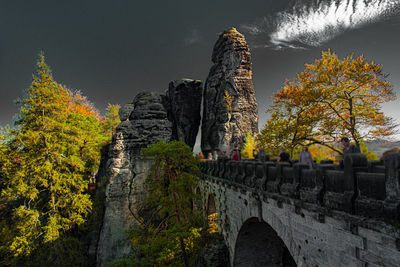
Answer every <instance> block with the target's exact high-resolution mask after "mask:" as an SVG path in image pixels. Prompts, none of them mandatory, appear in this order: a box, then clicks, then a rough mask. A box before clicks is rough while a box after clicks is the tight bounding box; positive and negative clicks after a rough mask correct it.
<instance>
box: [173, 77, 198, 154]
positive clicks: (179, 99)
mask: <svg viewBox="0 0 400 267" xmlns="http://www.w3.org/2000/svg"><path fill="white" fill-rule="evenodd" d="M202 93H203V88H202V83H201V81H199V80H189V79H182V80H175V81H172V82H170V83H169V88H168V90H167V93H166V95H167V98H166V99H167V103H166V104H167V109H168V114H169V117H170V119H171V121H172V122H173V139H175V140H181V139H182V140H183V141H184V142H185V143H186V144H187V145H189V146H190V147H191V148H192V149H193V146H194V144H195V142H196V136H197V133H198V131H199V126H200V109H201V97H202Z"/></svg>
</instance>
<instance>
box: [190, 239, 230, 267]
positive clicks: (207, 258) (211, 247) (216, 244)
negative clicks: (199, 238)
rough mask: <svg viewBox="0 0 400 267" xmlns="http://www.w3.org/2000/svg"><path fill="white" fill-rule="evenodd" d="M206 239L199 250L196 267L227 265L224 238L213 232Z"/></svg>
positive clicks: (226, 249) (227, 256)
mask: <svg viewBox="0 0 400 267" xmlns="http://www.w3.org/2000/svg"><path fill="white" fill-rule="evenodd" d="M207 241H208V242H207V244H206V245H205V246H204V247H203V248H202V250H201V251H200V255H199V261H198V263H197V267H229V266H230V261H229V251H228V247H227V246H226V244H225V241H224V238H223V237H222V236H221V235H219V234H215V235H214V236H211V237H210V239H209V240H207Z"/></svg>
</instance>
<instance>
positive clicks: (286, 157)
mask: <svg viewBox="0 0 400 267" xmlns="http://www.w3.org/2000/svg"><path fill="white" fill-rule="evenodd" d="M289 161H290V155H289V153H287V152H286V148H285V147H281V154H279V157H278V162H289Z"/></svg>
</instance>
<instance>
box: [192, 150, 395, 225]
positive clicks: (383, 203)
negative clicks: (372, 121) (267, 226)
mask: <svg viewBox="0 0 400 267" xmlns="http://www.w3.org/2000/svg"><path fill="white" fill-rule="evenodd" d="M200 169H201V171H202V172H203V174H205V176H204V177H205V179H217V180H218V181H221V182H223V183H226V184H227V185H228V186H230V187H231V186H236V187H238V188H239V187H240V188H241V189H245V190H253V191H258V192H259V191H261V192H265V193H268V194H272V195H276V196H279V195H280V196H284V197H289V198H291V199H295V200H297V201H299V202H300V203H306V204H307V203H309V204H314V205H317V206H319V207H321V208H323V209H326V210H327V211H329V210H334V211H341V212H346V213H348V214H354V215H359V216H363V217H368V218H375V219H384V220H386V221H390V222H398V221H399V219H400V153H390V154H388V155H387V156H386V157H385V162H384V163H380V162H378V161H368V160H367V159H366V157H365V155H363V154H350V155H346V156H345V158H344V168H343V169H341V168H340V167H339V165H335V164H332V163H324V164H317V165H316V167H315V168H314V169H309V167H308V165H305V164H300V163H296V164H294V165H293V166H291V165H290V164H289V163H286V162H282V163H279V162H265V163H261V162H255V161H231V160H227V159H219V160H218V161H204V162H201V163H200Z"/></svg>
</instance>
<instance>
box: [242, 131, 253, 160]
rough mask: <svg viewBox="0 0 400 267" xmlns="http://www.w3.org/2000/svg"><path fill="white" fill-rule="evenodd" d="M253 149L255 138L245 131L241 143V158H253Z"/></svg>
mask: <svg viewBox="0 0 400 267" xmlns="http://www.w3.org/2000/svg"><path fill="white" fill-rule="evenodd" d="M254 149H256V140H255V138H254V136H252V135H251V133H250V131H249V132H247V136H246V139H245V140H244V144H243V148H242V158H245V159H254V157H253V150H254Z"/></svg>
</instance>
